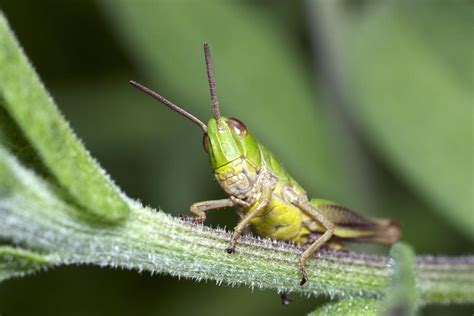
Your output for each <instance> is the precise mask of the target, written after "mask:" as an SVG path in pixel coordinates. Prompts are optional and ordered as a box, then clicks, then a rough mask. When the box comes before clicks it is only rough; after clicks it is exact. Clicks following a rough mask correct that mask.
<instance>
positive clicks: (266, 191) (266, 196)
mask: <svg viewBox="0 0 474 316" xmlns="http://www.w3.org/2000/svg"><path fill="white" fill-rule="evenodd" d="M272 192H273V185H271V184H270V183H264V184H263V190H262V194H261V196H260V198H259V199H258V201H257V202H255V203H254V204H253V206H252V207H251V208H250V210H249V211H248V212H247V214H245V216H244V217H243V218H242V219H241V220H240V222H239V223H238V224H237V226H235V228H234V233H233V234H232V237H231V238H230V240H229V246H228V247H227V249H226V251H227V252H228V253H233V252H234V249H235V243H236V242H237V239H239V237H240V235H241V234H242V231H243V230H244V229H245V227H247V225H248V224H250V220H251V219H252V218H254V217H255V216H257V215H258V213H259V212H260V211H261V210H262V209H263V208H264V207H265V206H267V205H268V203H269V202H270V199H271V197H272Z"/></svg>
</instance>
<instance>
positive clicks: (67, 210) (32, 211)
mask: <svg viewBox="0 0 474 316" xmlns="http://www.w3.org/2000/svg"><path fill="white" fill-rule="evenodd" d="M0 176H1V177H2V179H5V180H6V181H2V182H1V184H0V218H1V219H2V220H1V221H0V238H3V239H8V240H11V241H14V242H15V243H18V244H20V245H22V246H24V247H27V248H30V249H32V250H35V251H37V252H39V253H46V254H50V255H54V256H51V257H54V258H57V259H56V260H55V262H54V264H94V265H100V266H110V267H122V268H127V269H136V270H139V271H149V272H151V273H167V274H171V275H174V276H178V277H183V278H192V279H195V280H214V281H215V282H216V283H225V284H229V285H248V286H250V287H257V288H270V289H275V290H277V291H285V292H297V293H301V294H305V295H308V296H309V295H318V294H325V295H328V296H331V297H355V296H364V297H380V296H382V295H383V294H384V291H385V289H386V288H387V285H388V283H389V281H390V276H391V274H392V270H393V268H392V265H393V264H392V260H391V259H389V258H387V257H382V256H373V255H362V254H357V253H353V252H336V251H320V252H318V253H317V254H316V256H315V257H314V259H312V260H309V262H308V269H307V270H308V274H309V279H310V281H309V282H308V284H306V285H305V286H299V285H298V281H299V276H298V272H297V262H298V261H297V258H298V255H299V254H300V253H301V248H299V247H297V246H293V245H288V244H285V243H281V242H275V241H271V240H268V239H256V238H252V237H249V236H247V237H243V238H242V239H241V240H240V242H239V243H238V245H237V248H236V253H235V254H232V255H229V254H227V253H226V252H225V251H224V250H225V248H226V246H227V242H228V240H229V238H230V234H229V233H227V232H225V231H223V230H220V229H211V228H209V227H206V226H202V225H194V224H190V223H187V222H184V221H182V220H180V219H176V218H173V217H171V216H169V215H167V214H165V213H163V212H161V211H155V210H152V209H149V208H145V207H143V206H141V205H140V204H138V203H136V202H133V201H130V200H128V204H129V208H130V210H131V213H130V216H129V218H127V219H126V220H125V221H123V222H122V223H121V224H118V225H106V224H97V223H92V222H91V221H90V220H87V219H85V218H82V217H81V212H80V211H76V210H75V209H74V208H73V207H71V206H70V205H68V204H66V203H65V202H63V201H61V200H59V199H58V198H56V196H55V195H54V191H53V190H51V189H49V186H48V184H47V183H45V182H44V181H43V180H42V179H40V178H39V177H38V176H36V175H35V174H34V173H33V172H31V171H30V170H27V169H25V168H24V167H22V166H21V165H20V164H19V163H18V162H17V161H16V159H15V158H13V157H12V156H11V155H9V154H8V152H6V151H4V150H0ZM416 282H417V287H418V289H419V291H420V298H421V300H422V301H423V302H424V303H430V302H438V303H439V302H473V301H474V257H461V258H431V257H419V258H417V260H416Z"/></svg>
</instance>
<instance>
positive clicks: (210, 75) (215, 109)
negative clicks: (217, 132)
mask: <svg viewBox="0 0 474 316" xmlns="http://www.w3.org/2000/svg"><path fill="white" fill-rule="evenodd" d="M204 58H205V59H206V70H207V79H208V81H209V90H210V91H211V109H212V115H213V116H214V118H215V119H216V120H217V121H218V122H219V121H220V119H221V112H220V110H219V100H217V93H216V81H215V80H214V71H213V70H212V60H211V52H210V51H209V45H207V43H206V42H204Z"/></svg>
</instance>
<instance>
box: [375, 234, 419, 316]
mask: <svg viewBox="0 0 474 316" xmlns="http://www.w3.org/2000/svg"><path fill="white" fill-rule="evenodd" d="M390 257H391V258H392V259H393V261H394V262H393V266H392V271H393V272H392V276H391V281H390V285H389V287H388V289H387V294H386V296H385V298H384V302H383V310H384V315H406V316H409V315H415V313H416V309H417V303H418V292H417V289H416V275H415V254H414V252H413V249H411V247H410V246H408V245H406V244H404V243H398V244H395V245H394V246H393V247H392V249H391V250H390Z"/></svg>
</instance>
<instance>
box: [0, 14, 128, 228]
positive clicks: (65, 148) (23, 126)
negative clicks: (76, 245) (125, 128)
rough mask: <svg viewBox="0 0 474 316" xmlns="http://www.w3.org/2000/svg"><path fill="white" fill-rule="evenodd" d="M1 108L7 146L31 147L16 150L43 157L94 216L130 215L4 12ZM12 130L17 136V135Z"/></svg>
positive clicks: (0, 49)
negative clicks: (22, 47)
mask: <svg viewBox="0 0 474 316" xmlns="http://www.w3.org/2000/svg"><path fill="white" fill-rule="evenodd" d="M0 106H1V107H3V108H4V109H5V110H6V111H4V110H3V109H2V110H0V123H1V125H0V131H1V133H0V140H1V142H2V143H1V144H2V145H4V146H10V147H12V146H13V147H15V146H17V145H18V143H17V142H16V139H18V138H19V137H20V138H21V139H22V140H23V143H24V144H25V146H24V147H23V148H14V150H16V152H18V151H30V152H34V154H33V155H30V156H35V155H36V157H38V156H39V157H40V160H41V163H42V164H43V165H44V166H45V168H44V169H46V170H47V172H49V173H50V174H51V176H52V177H53V178H54V180H55V181H57V182H58V186H59V187H62V188H64V189H65V191H66V192H67V194H68V195H70V196H71V197H72V198H73V199H74V201H75V202H76V203H78V204H80V205H81V206H82V207H84V208H85V209H86V210H87V211H88V212H89V214H92V215H94V216H96V217H99V218H101V219H102V220H104V221H110V222H115V221H117V220H120V219H123V218H124V217H125V216H126V215H127V214H128V208H127V205H126V203H125V202H124V201H123V199H122V197H121V193H120V192H119V190H118V188H117V187H116V186H115V185H114V184H113V183H112V181H111V180H110V179H109V178H108V177H107V176H106V174H105V172H104V170H103V169H101V168H100V167H99V165H98V164H97V162H96V161H94V159H93V158H92V157H91V156H90V154H89V153H88V152H87V151H86V149H85V148H84V146H83V145H82V144H81V142H80V141H79V140H78V138H77V137H76V136H75V135H74V133H73V132H72V130H71V128H70V127H69V126H68V124H67V122H66V121H65V120H64V118H63V117H62V115H61V114H60V112H59V111H58V109H57V107H56V105H55V104H54V102H53V100H52V98H51V97H50V96H49V95H48V93H47V91H46V90H45V88H44V86H43V85H42V83H41V82H40V80H39V78H38V76H37V74H36V73H35V72H34V70H33V68H32V66H31V65H30V63H29V62H28V60H27V58H26V56H25V55H24V54H23V52H22V50H21V48H20V46H19V45H18V42H17V40H16V39H15V37H14V35H13V34H12V32H11V31H10V29H9V26H8V23H7V21H6V19H5V18H4V16H3V15H1V13H0ZM6 128H9V129H10V130H9V131H7V130H5V129H6ZM12 128H14V129H15V130H16V132H15V133H12V132H11V129H12ZM2 129H3V130H2ZM11 135H14V136H15V138H14V139H13V140H12V139H10V138H9V137H10V136H11ZM28 146H31V147H32V148H33V150H31V148H26V147H28ZM51 180H52V179H51Z"/></svg>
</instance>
